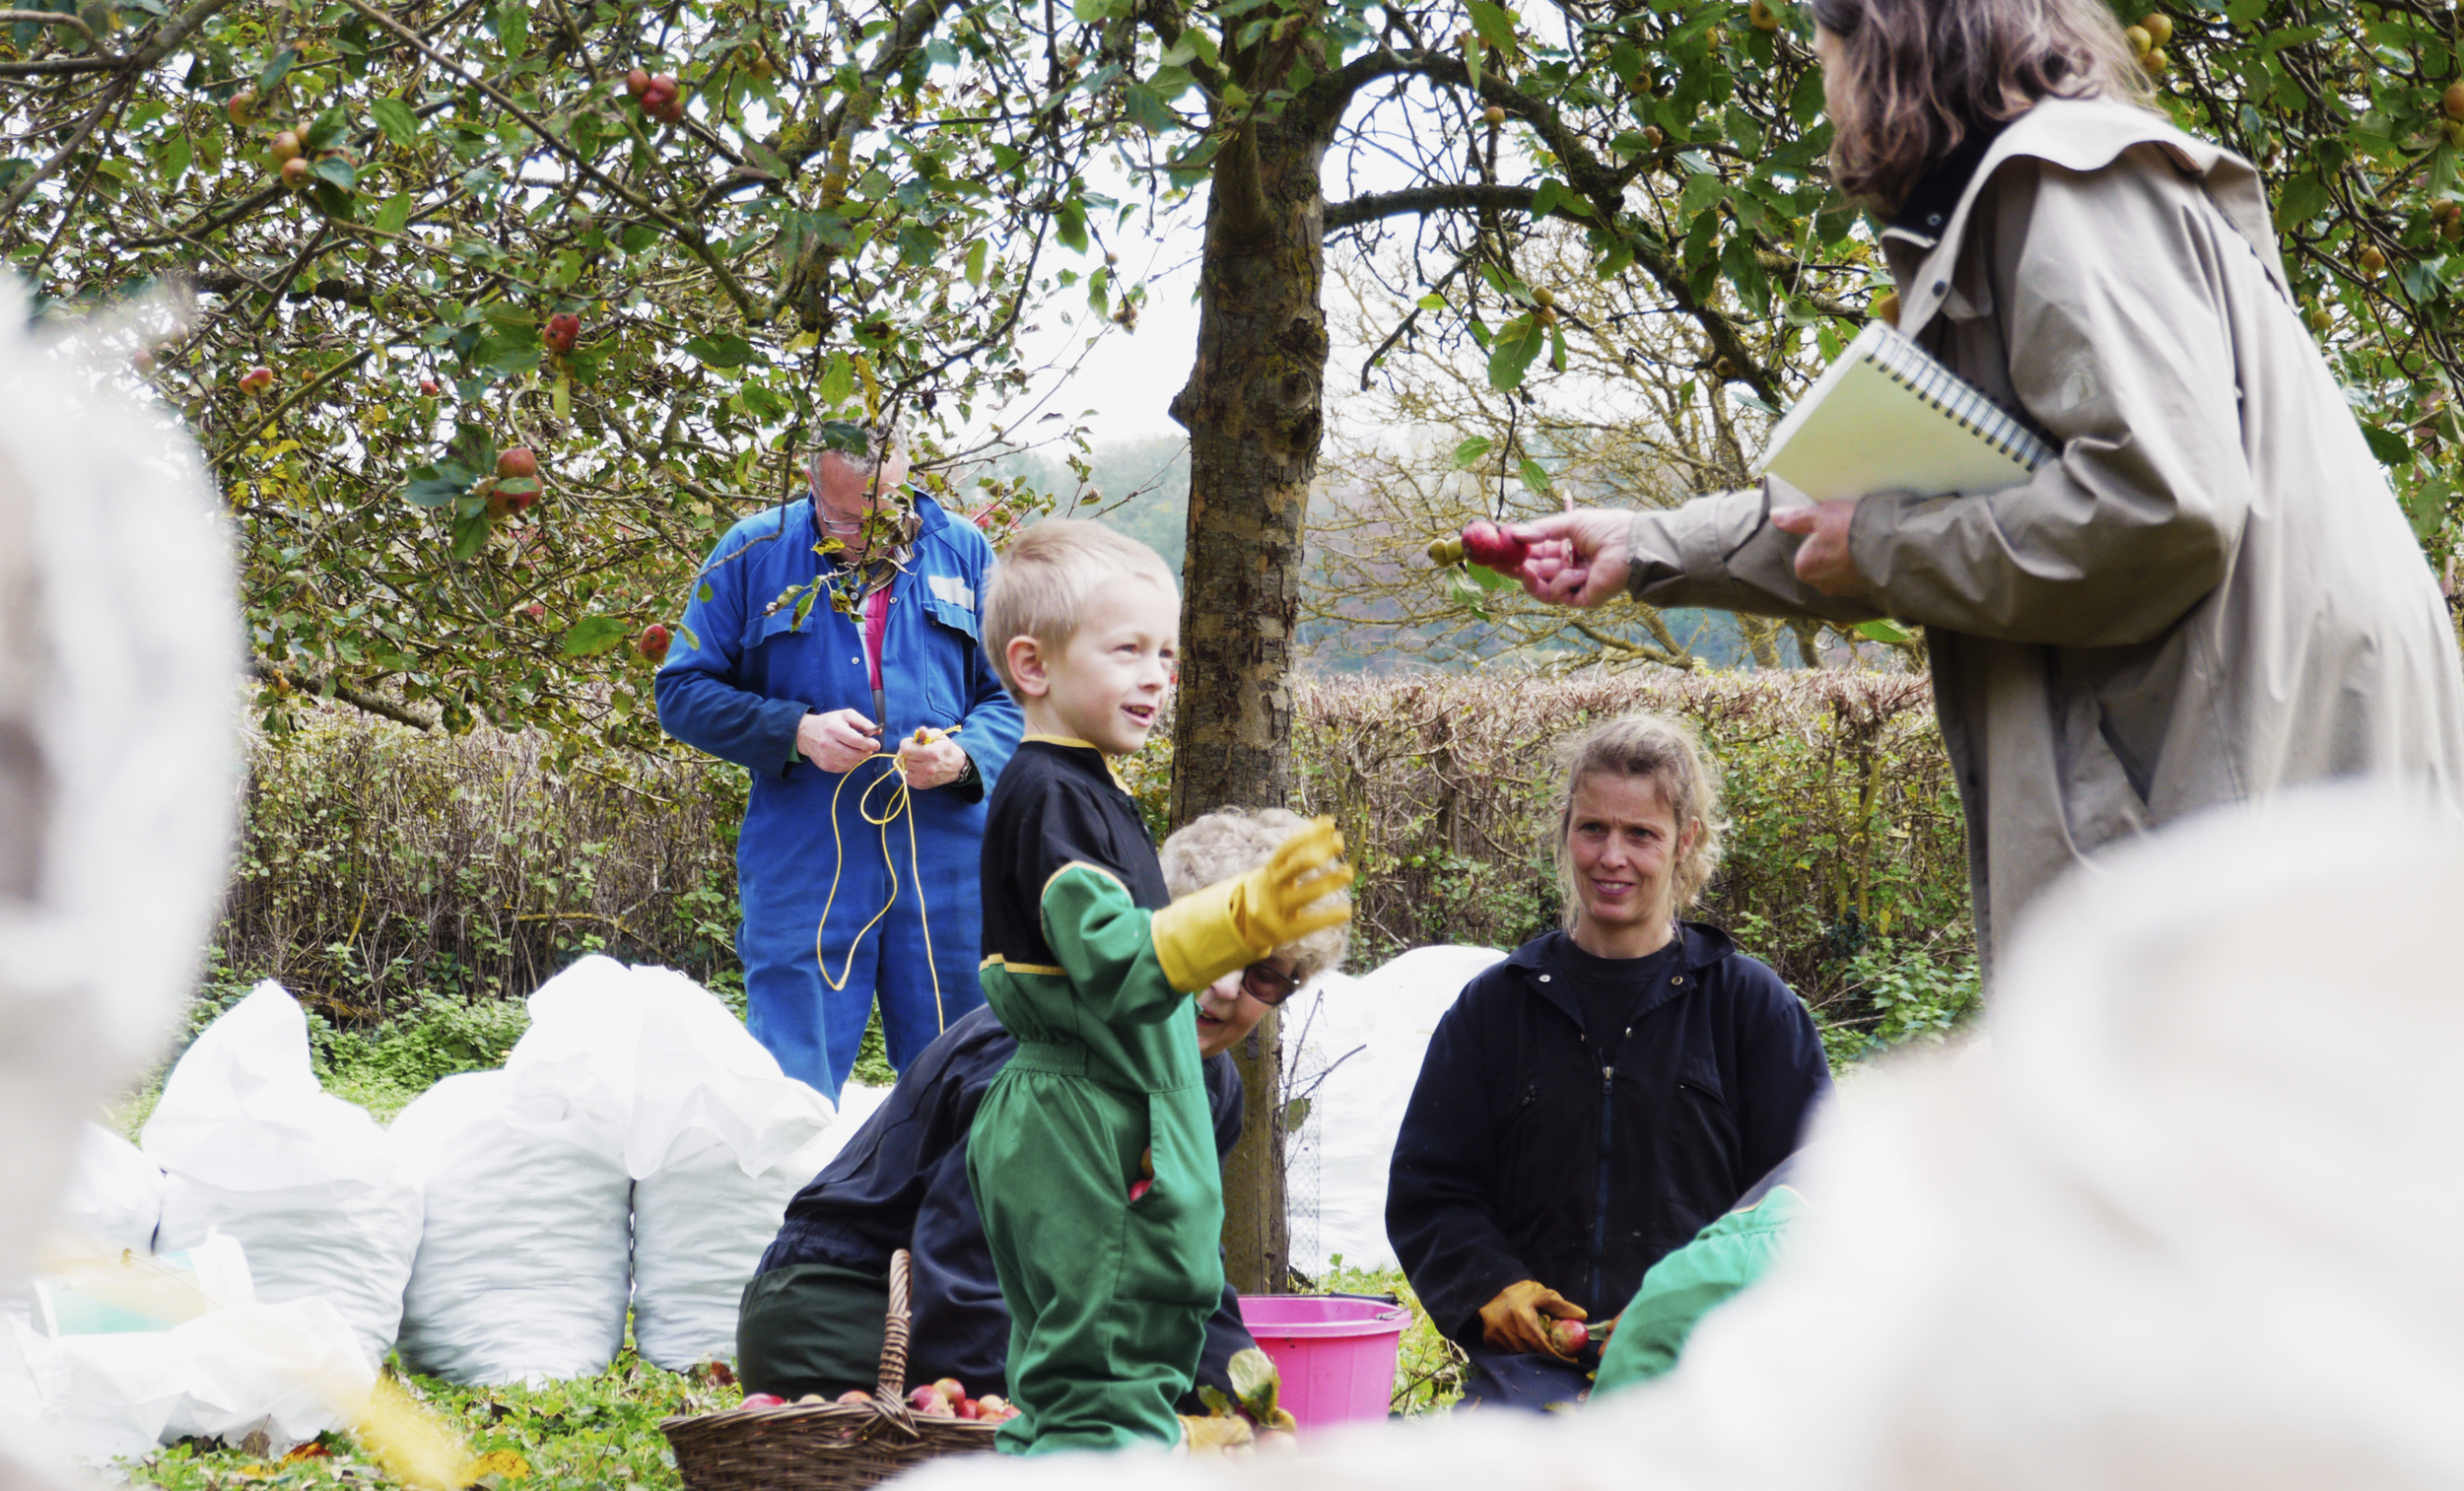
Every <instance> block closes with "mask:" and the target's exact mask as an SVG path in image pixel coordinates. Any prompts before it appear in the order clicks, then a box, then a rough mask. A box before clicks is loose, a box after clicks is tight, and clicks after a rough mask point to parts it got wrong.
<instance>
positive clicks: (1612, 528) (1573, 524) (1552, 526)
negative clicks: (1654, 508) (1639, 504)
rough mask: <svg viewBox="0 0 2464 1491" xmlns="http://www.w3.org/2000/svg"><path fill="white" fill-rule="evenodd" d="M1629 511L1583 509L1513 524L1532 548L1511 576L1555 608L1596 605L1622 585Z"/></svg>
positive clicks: (1630, 519) (1516, 534) (1614, 595)
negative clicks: (1516, 573) (1556, 606)
mask: <svg viewBox="0 0 2464 1491" xmlns="http://www.w3.org/2000/svg"><path fill="white" fill-rule="evenodd" d="M1633 522H1634V514H1633V513H1631V512H1618V511H1615V510H1612V509H1610V508H1579V509H1577V510H1575V511H1573V512H1556V513H1551V514H1550V515H1549V516H1547V517H1541V518H1535V519H1533V520H1532V521H1530V522H1528V523H1517V524H1515V525H1514V536H1515V537H1517V538H1519V539H1522V540H1523V541H1524V542H1525V543H1527V544H1530V545H1531V546H1532V550H1531V553H1530V554H1529V555H1528V556H1527V557H1526V558H1525V559H1524V561H1523V573H1522V574H1521V575H1520V576H1517V577H1518V578H1520V579H1521V580H1522V581H1523V588H1524V589H1526V590H1528V591H1530V592H1531V593H1532V595H1533V597H1534V598H1535V599H1538V600H1544V601H1549V602H1552V603H1553V604H1556V605H1561V606H1587V607H1588V606H1597V605H1600V604H1601V603H1603V602H1604V601H1608V600H1613V599H1615V598H1616V597H1617V595H1618V594H1619V593H1621V592H1622V591H1623V590H1624V589H1625V562H1626V554H1625V534H1626V529H1628V528H1629V527H1631V526H1632V525H1633Z"/></svg>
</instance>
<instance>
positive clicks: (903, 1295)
mask: <svg viewBox="0 0 2464 1491" xmlns="http://www.w3.org/2000/svg"><path fill="white" fill-rule="evenodd" d="M909 1261H910V1260H909V1258H908V1255H907V1250H906V1249H904V1248H901V1249H899V1250H898V1251H897V1252H895V1253H893V1254H890V1314H889V1318H888V1319H887V1320H885V1321H883V1322H882V1326H881V1395H882V1396H883V1397H886V1398H888V1399H889V1400H890V1401H892V1402H894V1403H895V1402H901V1401H903V1400H904V1399H905V1398H906V1396H907V1331H908V1310H907V1271H908V1265H909Z"/></svg>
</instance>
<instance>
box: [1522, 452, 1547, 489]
mask: <svg viewBox="0 0 2464 1491" xmlns="http://www.w3.org/2000/svg"><path fill="white" fill-rule="evenodd" d="M1515 474H1516V475H1517V476H1520V477H1522V478H1523V485H1524V486H1526V487H1528V488H1530V489H1531V490H1532V491H1534V492H1537V493H1539V494H1540V495H1541V496H1542V497H1545V496H1547V495H1548V490H1549V489H1548V472H1547V470H1546V469H1545V468H1544V467H1542V466H1541V465H1540V462H1538V461H1536V460H1534V459H1532V458H1531V457H1530V456H1528V455H1527V456H1525V457H1524V458H1523V460H1522V463H1521V464H1519V465H1517V466H1516V467H1515Z"/></svg>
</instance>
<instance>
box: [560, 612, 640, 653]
mask: <svg viewBox="0 0 2464 1491" xmlns="http://www.w3.org/2000/svg"><path fill="white" fill-rule="evenodd" d="M632 635H633V628H631V627H629V626H627V625H626V624H625V623H623V622H621V621H618V620H617V619H616V618H615V617H613V616H585V617H583V618H582V620H581V621H579V622H576V623H575V624H574V626H573V628H572V630H570V631H568V632H567V633H566V634H565V640H564V642H563V643H562V644H560V645H559V649H560V650H561V651H562V652H563V653H564V654H565V655H566V656H567V657H596V656H598V655H599V654H600V653H602V652H611V651H614V650H615V649H616V648H617V647H620V646H622V645H624V642H625V639H626V638H627V637H630V636H632Z"/></svg>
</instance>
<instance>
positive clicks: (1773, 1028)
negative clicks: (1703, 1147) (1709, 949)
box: [1732, 959, 1831, 1179]
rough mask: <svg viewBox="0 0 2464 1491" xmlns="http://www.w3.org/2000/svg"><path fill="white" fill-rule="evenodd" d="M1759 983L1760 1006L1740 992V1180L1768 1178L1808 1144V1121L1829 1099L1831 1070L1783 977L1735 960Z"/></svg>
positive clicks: (1810, 1022)
mask: <svg viewBox="0 0 2464 1491" xmlns="http://www.w3.org/2000/svg"><path fill="white" fill-rule="evenodd" d="M1732 961H1733V962H1737V963H1743V964H1745V966H1746V967H1747V968H1749V969H1750V970H1751V971H1752V972H1753V973H1754V974H1755V975H1757V976H1758V977H1756V978H1755V979H1754V983H1757V984H1759V985H1760V988H1759V990H1758V992H1759V994H1760V996H1761V997H1760V998H1759V999H1754V998H1752V997H1750V996H1749V995H1746V994H1745V991H1744V990H1740V991H1739V992H1738V994H1737V995H1736V996H1735V997H1733V999H1732V1003H1733V1004H1735V1005H1737V1006H1741V1007H1743V1010H1744V1013H1743V1014H1742V1017H1741V1018H1742V1019H1743V1021H1744V1027H1743V1029H1741V1030H1740V1032H1739V1035H1738V1041H1737V1066H1738V1072H1737V1089H1736V1090H1737V1092H1738V1093H1739V1095H1740V1099H1741V1101H1740V1102H1739V1104H1738V1115H1737V1118H1738V1127H1739V1129H1740V1134H1739V1140H1740V1144H1739V1148H1740V1162H1739V1171H1740V1174H1741V1175H1744V1176H1747V1177H1753V1178H1757V1179H1758V1178H1760V1177H1762V1176H1765V1175H1768V1174H1770V1173H1771V1171H1772V1170H1774V1169H1776V1168H1777V1167H1778V1166H1779V1165H1780V1164H1781V1163H1782V1162H1784V1161H1786V1160H1787V1158H1788V1157H1789V1156H1790V1155H1792V1154H1795V1153H1796V1152H1797V1149H1798V1147H1799V1146H1800V1145H1802V1144H1803V1143H1804V1142H1805V1129H1806V1123H1807V1120H1808V1119H1810V1118H1812V1117H1813V1116H1814V1106H1815V1105H1816V1104H1818V1103H1820V1102H1821V1101H1822V1099H1823V1098H1824V1097H1826V1096H1828V1095H1829V1093H1830V1090H1831V1065H1830V1060H1829V1057H1828V1056H1827V1055H1825V1054H1824V1052H1823V1050H1822V1037H1821V1034H1820V1033H1819V1032H1818V1031H1816V1030H1815V1029H1814V1017H1813V1016H1812V1015H1810V1014H1808V1013H1807V1012H1806V1007H1805V1004H1804V1002H1803V1001H1801V1000H1800V999H1798V997H1797V996H1796V994H1795V993H1793V992H1791V991H1790V989H1789V987H1788V985H1787V984H1786V983H1783V982H1782V981H1781V979H1780V976H1779V975H1778V974H1776V973H1773V972H1772V971H1771V970H1770V969H1768V968H1766V967H1764V966H1763V965H1761V964H1759V963H1753V962H1751V961H1750V960H1745V959H1736V960H1732Z"/></svg>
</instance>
